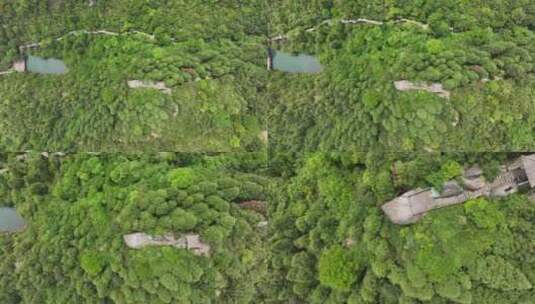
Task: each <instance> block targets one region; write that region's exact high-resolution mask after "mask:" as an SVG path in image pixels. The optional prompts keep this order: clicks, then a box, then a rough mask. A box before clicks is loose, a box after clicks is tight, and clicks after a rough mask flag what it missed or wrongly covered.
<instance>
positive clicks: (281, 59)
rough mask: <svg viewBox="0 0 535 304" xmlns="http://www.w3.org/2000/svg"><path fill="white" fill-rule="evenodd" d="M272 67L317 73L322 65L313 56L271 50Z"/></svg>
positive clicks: (292, 71) (295, 71) (286, 70)
mask: <svg viewBox="0 0 535 304" xmlns="http://www.w3.org/2000/svg"><path fill="white" fill-rule="evenodd" d="M273 69H275V70H279V71H283V72H290V73H319V72H321V69H322V66H321V64H320V62H319V60H318V59H317V58H316V57H314V56H310V55H305V54H299V55H292V54H290V53H285V52H280V51H273Z"/></svg>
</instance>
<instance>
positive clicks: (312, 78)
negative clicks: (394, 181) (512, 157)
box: [269, 0, 535, 153]
mask: <svg viewBox="0 0 535 304" xmlns="http://www.w3.org/2000/svg"><path fill="white" fill-rule="evenodd" d="M304 2H306V3H304ZM359 3H360V2H359ZM362 3H363V4H358V3H357V2H348V1H281V4H280V5H273V7H272V11H273V16H274V17H273V20H272V23H271V31H272V33H271V36H272V37H275V36H277V35H279V34H285V35H287V39H283V40H279V41H277V42H273V43H274V47H276V48H282V49H285V50H288V51H293V52H304V53H312V54H316V55H317V56H318V57H319V59H320V61H321V62H322V64H323V65H324V71H323V72H322V73H320V74H317V75H288V74H283V73H274V74H272V75H271V81H270V87H269V91H270V92H271V93H272V94H271V98H272V100H271V103H272V104H273V105H274V107H273V110H272V111H271V112H270V115H269V122H270V129H271V145H272V148H273V149H275V151H277V152H280V153H285V152H288V151H292V152H296V153H298V152H299V151H317V150H324V151H327V152H329V151H346V152H351V151H354V150H358V151H363V150H369V147H373V148H383V149H387V150H390V151H393V150H395V151H412V150H416V151H419V150H422V149H427V150H434V151H446V150H447V151H459V150H462V151H482V152H485V151H512V150H514V151H519V150H524V151H525V150H529V149H530V148H532V147H533V141H534V138H533V134H534V132H533V131H534V130H533V125H534V122H535V107H534V105H535V97H534V96H535V91H534V90H533V87H534V84H535V77H534V75H535V74H534V72H535V61H534V60H535V59H534V57H533V55H532V54H533V53H534V52H535V48H534V46H535V32H534V29H535V28H534V24H533V22H534V21H533V20H535V6H533V4H532V3H531V1H502V0H496V1H469V2H468V1H455V0H451V1H419V2H417V3H416V2H415V3H414V4H413V5H409V4H406V1H386V2H385V1H366V2H365V4H364V2H362ZM372 3H377V5H375V4H372ZM383 3H385V5H386V6H384V7H383ZM511 12H512V13H511ZM358 18H368V19H372V20H376V21H379V22H383V25H375V24H366V23H360V24H343V23H342V22H340V21H341V20H342V19H358ZM402 19H410V20H411V21H412V22H406V21H403V22H402ZM325 20H329V21H330V23H329V22H322V21H325ZM311 28H314V30H312V31H310V30H309V29H311ZM399 80H409V81H412V82H426V83H428V84H431V83H439V84H441V85H442V86H443V88H444V89H445V90H448V91H450V92H451V97H450V98H449V99H446V98H442V97H440V96H438V95H437V94H433V93H428V92H424V91H406V92H401V91H398V90H396V88H395V87H394V82H395V81H399ZM297 117H298V118H299V119H298V120H296V118H297ZM468 142H469V144H467V143H468Z"/></svg>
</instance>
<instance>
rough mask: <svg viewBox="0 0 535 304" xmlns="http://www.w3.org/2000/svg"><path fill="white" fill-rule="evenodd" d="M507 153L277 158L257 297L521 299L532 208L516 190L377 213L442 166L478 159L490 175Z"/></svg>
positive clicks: (530, 293) (446, 172)
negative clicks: (405, 221) (408, 219)
mask: <svg viewBox="0 0 535 304" xmlns="http://www.w3.org/2000/svg"><path fill="white" fill-rule="evenodd" d="M514 156H515V155H513V154H492V153H489V154H465V153H458V154H448V153H442V154H439V153H422V154H416V153H407V154H401V153H399V154H383V153H354V154H337V155H334V154H331V155H327V154H320V153H316V154H311V155H309V156H307V157H306V158H304V160H303V162H302V164H301V165H300V166H297V169H295V168H292V167H291V166H287V167H286V169H284V170H282V171H281V172H279V174H280V175H281V176H284V177H281V178H279V179H277V180H276V181H275V182H274V185H273V189H276V191H273V192H272V197H271V199H270V205H269V211H270V212H269V218H270V221H271V226H270V230H269V238H270V247H269V254H270V260H269V273H270V275H271V276H272V278H271V279H270V288H269V292H270V295H269V297H268V301H267V302H268V303H292V302H293V303H382V304H388V303H400V304H401V303H402V304H408V303H411V304H416V303H444V304H446V303H463V304H470V303H474V304H475V303H485V304H505V303H511V304H513V303H514V304H519V303H523V304H528V303H533V299H534V298H535V289H534V288H533V286H534V285H535V259H534V257H535V252H534V247H533V245H534V244H535V233H534V232H535V204H533V203H532V202H528V199H527V196H526V194H515V195H512V196H509V197H507V198H505V199H501V200H497V199H492V200H490V199H489V200H487V199H483V198H480V199H476V200H472V201H469V202H467V203H465V204H462V205H457V206H453V207H448V208H444V209H439V210H436V211H432V212H430V213H429V214H427V215H425V216H424V218H423V219H422V220H420V221H419V222H418V223H416V224H413V225H409V226H399V225H395V224H392V223H391V222H390V221H389V220H388V219H387V218H385V217H384V215H383V213H382V211H381V210H380V209H379V206H380V205H382V204H383V203H384V202H386V201H388V200H390V199H392V198H394V197H395V196H397V195H399V194H400V193H403V192H405V191H407V190H409V189H413V188H415V187H418V186H421V187H425V186H427V187H428V186H431V185H434V184H437V183H438V184H441V183H443V182H444V181H445V180H447V179H449V178H452V177H454V176H455V174H452V172H455V170H452V169H451V168H456V167H457V168H459V167H461V166H462V165H468V164H475V163H478V164H480V165H481V166H482V168H483V170H484V174H485V175H486V176H488V177H489V178H491V177H493V176H495V175H496V172H497V169H498V166H499V164H500V163H501V162H503V161H505V160H506V159H509V158H511V159H512V158H513V157H514ZM281 168H282V167H281ZM457 171H458V170H457ZM457 174H459V173H457Z"/></svg>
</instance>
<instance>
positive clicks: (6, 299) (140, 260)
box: [0, 153, 268, 303]
mask: <svg viewBox="0 0 535 304" xmlns="http://www.w3.org/2000/svg"><path fill="white" fill-rule="evenodd" d="M2 158H3V161H2V163H3V164H2V167H3V168H2V169H7V171H5V170H3V173H2V175H1V176H0V191H1V192H0V193H1V197H2V200H3V202H6V203H8V204H10V205H12V206H15V207H16V208H17V210H18V211H19V212H20V213H21V215H22V216H23V217H24V218H25V220H26V221H27V228H26V229H25V230H24V231H23V232H20V233H14V234H7V235H6V234H0V244H1V246H0V274H1V275H0V302H1V303H215V302H217V303H253V302H255V301H256V300H255V299H260V298H261V297H262V294H261V293H259V292H258V290H259V286H258V285H260V283H261V282H262V281H263V280H264V279H265V272H266V269H267V268H266V262H265V261H266V259H265V256H266V246H265V244H264V243H265V237H266V234H265V232H266V231H265V229H266V228H264V227H262V226H259V225H258V224H259V223H260V222H261V221H264V220H265V218H264V216H263V215H262V212H260V213H259V212H255V211H252V210H250V209H244V208H241V207H240V205H239V204H238V203H240V202H244V201H250V200H259V201H263V200H265V199H266V187H267V185H268V184H267V183H268V179H267V177H266V176H265V175H264V173H263V172H264V171H265V161H266V160H265V157H264V156H263V154H246V155H241V154H236V155H211V156H210V155H196V154H194V155H191V154H174V153H159V154H143V155H134V154H132V155H126V154H98V155H91V154H75V155H67V156H65V157H58V156H52V155H50V156H49V157H48V158H46V157H44V156H42V155H41V154H36V153H33V154H25V155H24V154H21V155H18V156H17V155H13V154H3V155H2ZM140 231H141V232H146V233H151V234H154V235H161V234H164V233H169V232H172V233H176V234H180V233H186V232H187V233H192V232H195V233H198V234H199V235H200V236H201V238H202V240H203V241H205V242H207V243H208V244H209V245H210V246H211V253H210V256H209V257H206V256H196V255H194V254H192V253H190V252H188V251H186V250H182V249H175V248H172V247H145V248H143V249H129V248H127V247H126V246H125V243H124V241H123V239H122V235H123V234H127V233H131V232H140Z"/></svg>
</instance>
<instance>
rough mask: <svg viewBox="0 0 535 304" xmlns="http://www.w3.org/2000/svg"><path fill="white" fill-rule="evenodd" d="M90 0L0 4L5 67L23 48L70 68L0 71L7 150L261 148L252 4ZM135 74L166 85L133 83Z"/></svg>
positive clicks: (256, 16)
mask: <svg viewBox="0 0 535 304" xmlns="http://www.w3.org/2000/svg"><path fill="white" fill-rule="evenodd" d="M87 2H88V1H49V3H48V4H46V3H47V2H46V1H45V2H43V1H16V2H8V3H4V4H0V7H1V10H2V12H3V13H2V16H0V22H1V23H2V24H3V25H4V26H3V27H2V28H0V58H2V62H1V63H0V67H2V68H0V71H1V70H6V69H8V68H9V66H10V65H11V64H12V63H13V62H14V61H15V60H17V59H19V58H20V57H21V56H23V55H34V56H40V57H44V58H59V59H61V60H63V61H64V62H65V64H66V65H67V67H68V68H69V70H68V72H67V73H66V74H64V75H36V74H32V73H12V74H8V75H2V76H0V100H2V101H1V103H0V116H1V118H2V119H1V120H2V123H1V124H0V132H1V134H0V135H1V136H0V138H1V140H0V147H1V149H2V150H3V151H11V152H17V151H23V150H28V149H32V150H38V151H42V150H46V151H110V152H118V151H140V150H148V151H184V152H223V151H227V152H228V151H259V150H261V149H263V148H264V145H265V143H263V142H262V140H261V138H259V136H260V134H261V132H262V131H263V130H264V129H265V124H266V121H265V119H264V111H265V110H264V108H265V107H264V106H263V101H262V100H263V98H262V96H261V92H262V90H264V88H265V83H266V80H265V78H266V71H265V68H264V60H265V58H264V53H265V51H264V48H265V47H264V38H263V36H264V35H265V24H266V23H265V21H264V17H263V15H262V10H260V9H258V6H259V5H260V2H259V1H253V2H250V4H248V5H247V6H243V5H240V4H239V1H227V2H226V3H221V4H213V3H207V2H205V1H194V2H192V1H151V2H150V3H149V2H139V1H96V4H95V5H93V6H90V5H88V4H87ZM33 43H37V44H39V45H38V46H37V47H36V46H35V45H34V46H31V44H33ZM25 46H28V47H26V48H25ZM133 80H138V81H142V82H149V83H158V84H161V85H162V86H165V88H166V90H168V93H167V94H166V93H165V92H162V91H158V90H155V89H145V88H138V89H134V88H131V87H129V85H127V83H128V82H129V81H133Z"/></svg>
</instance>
